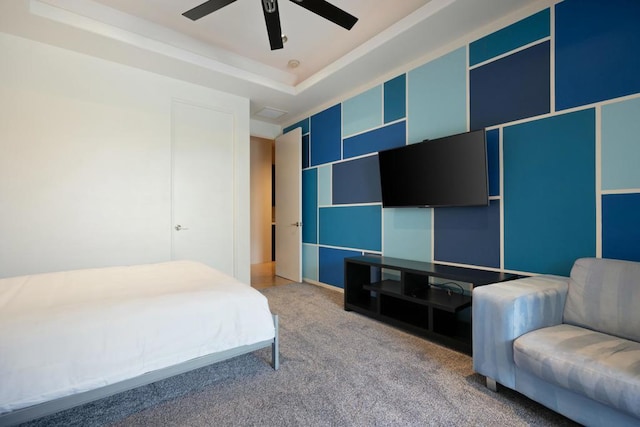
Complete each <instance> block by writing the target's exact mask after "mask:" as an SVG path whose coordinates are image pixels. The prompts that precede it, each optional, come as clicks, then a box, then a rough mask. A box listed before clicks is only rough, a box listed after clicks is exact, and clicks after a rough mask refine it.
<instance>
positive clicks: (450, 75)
mask: <svg viewBox="0 0 640 427" xmlns="http://www.w3.org/2000/svg"><path fill="white" fill-rule="evenodd" d="M407 87H408V90H407V93H408V100H407V104H408V113H407V118H408V121H409V129H408V142H409V143H410V144H411V143H414V142H419V141H422V140H424V139H435V138H439V137H442V136H448V135H454V134H457V133H461V132H465V131H466V130H467V49H466V48H465V47H463V48H460V49H458V50H455V51H453V52H451V53H448V54H446V55H444V56H441V57H440V58H437V59H434V60H433V61H431V62H428V63H426V64H424V65H421V66H420V67H418V68H415V69H413V70H411V71H410V72H409V73H408V75H407Z"/></svg>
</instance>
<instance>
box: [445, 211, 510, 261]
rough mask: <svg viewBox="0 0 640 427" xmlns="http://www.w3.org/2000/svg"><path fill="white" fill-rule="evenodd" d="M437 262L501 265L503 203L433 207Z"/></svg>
mask: <svg viewBox="0 0 640 427" xmlns="http://www.w3.org/2000/svg"><path fill="white" fill-rule="evenodd" d="M433 234H434V254H433V259H434V260H436V261H447V262H455V263H458V264H469V265H477V266H482V267H492V268H500V202H499V201H498V200H492V201H491V203H490V204H489V206H476V207H455V208H438V209H434V221H433Z"/></svg>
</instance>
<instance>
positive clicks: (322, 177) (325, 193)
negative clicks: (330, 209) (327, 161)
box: [318, 165, 333, 206]
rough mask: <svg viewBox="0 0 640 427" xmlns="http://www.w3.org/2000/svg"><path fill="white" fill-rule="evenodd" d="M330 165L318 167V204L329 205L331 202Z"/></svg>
mask: <svg viewBox="0 0 640 427" xmlns="http://www.w3.org/2000/svg"><path fill="white" fill-rule="evenodd" d="M332 169H333V168H332V166H331V165H324V166H320V167H318V205H320V206H329V205H331V204H332V203H333V198H332V197H331V181H332V179H331V171H332Z"/></svg>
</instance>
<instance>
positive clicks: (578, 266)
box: [563, 258, 640, 341]
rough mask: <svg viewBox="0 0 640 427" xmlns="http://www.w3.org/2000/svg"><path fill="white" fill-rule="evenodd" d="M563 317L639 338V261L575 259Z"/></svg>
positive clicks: (564, 319) (620, 335)
mask: <svg viewBox="0 0 640 427" xmlns="http://www.w3.org/2000/svg"><path fill="white" fill-rule="evenodd" d="M563 321H564V323H568V324H572V325H577V326H583V327H586V328H589V329H592V330H596V331H599V332H604V333H607V334H611V335H616V336H618V337H622V338H627V339H631V340H633V341H640V262H631V261H620V260H613V259H600V258H580V259H578V260H576V262H575V263H574V264H573V268H572V269H571V277H570V279H569V292H568V294H567V301H566V303H565V306H564V316H563Z"/></svg>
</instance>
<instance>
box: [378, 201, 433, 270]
mask: <svg viewBox="0 0 640 427" xmlns="http://www.w3.org/2000/svg"><path fill="white" fill-rule="evenodd" d="M432 212H433V209H419V208H385V209H383V216H384V227H383V229H384V247H383V249H382V251H383V253H384V255H385V256H390V257H394V258H405V259H412V260H415V261H425V262H429V261H431V215H432Z"/></svg>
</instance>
